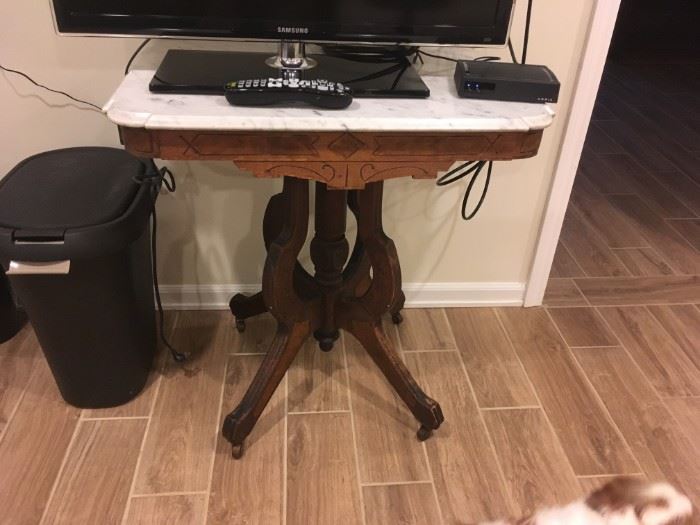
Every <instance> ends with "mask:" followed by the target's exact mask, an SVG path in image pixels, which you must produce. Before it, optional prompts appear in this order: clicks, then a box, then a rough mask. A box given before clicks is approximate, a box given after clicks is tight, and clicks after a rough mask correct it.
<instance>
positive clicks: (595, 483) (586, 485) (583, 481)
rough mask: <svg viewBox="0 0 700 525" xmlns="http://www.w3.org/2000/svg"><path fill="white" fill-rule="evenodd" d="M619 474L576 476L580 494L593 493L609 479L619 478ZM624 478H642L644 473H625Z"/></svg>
mask: <svg viewBox="0 0 700 525" xmlns="http://www.w3.org/2000/svg"><path fill="white" fill-rule="evenodd" d="M619 477H621V476H596V477H594V478H578V483H579V485H580V486H581V495H582V496H584V497H585V496H589V495H591V494H593V493H594V492H595V491H596V490H598V489H599V488H601V487H602V486H603V485H607V484H608V483H610V482H611V481H613V480H615V479H617V478H619ZM624 477H626V478H638V479H644V478H645V476H644V475H632V476H630V475H626V476H624Z"/></svg>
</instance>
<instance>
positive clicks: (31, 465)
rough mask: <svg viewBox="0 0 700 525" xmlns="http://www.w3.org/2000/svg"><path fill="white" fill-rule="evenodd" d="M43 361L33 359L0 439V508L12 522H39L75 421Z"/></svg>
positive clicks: (73, 411)
mask: <svg viewBox="0 0 700 525" xmlns="http://www.w3.org/2000/svg"><path fill="white" fill-rule="evenodd" d="M79 414H80V410H79V409H77V408H74V407H71V406H69V405H67V404H66V403H65V402H64V401H63V399H62V398H61V396H60V394H59V392H58V388H57V387H56V384H55V383H54V380H53V377H52V376H51V372H50V370H49V367H48V365H47V364H46V361H45V360H44V359H37V360H36V366H35V367H34V371H33V372H32V375H31V378H30V379H29V383H28V384H27V388H26V391H25V393H24V396H23V397H22V401H21V402H20V404H19V407H17V411H16V413H15V416H14V417H13V418H12V422H11V424H10V425H9V426H8V428H7V429H6V431H5V434H4V435H3V438H2V441H0V465H2V467H1V468H0V508H1V509H2V514H1V515H2V516H5V517H8V516H9V517H11V518H12V523H39V520H40V518H41V515H42V513H43V511H44V508H45V506H46V503H47V501H48V499H49V495H50V493H51V488H52V487H53V484H54V481H55V480H56V476H57V475H58V472H59V469H60V467H61V463H62V461H63V457H64V456H65V454H66V451H67V449H68V445H69V443H70V441H71V437H72V436H73V432H74V430H75V427H76V425H77V423H78V417H79Z"/></svg>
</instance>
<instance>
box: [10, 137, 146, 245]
mask: <svg viewBox="0 0 700 525" xmlns="http://www.w3.org/2000/svg"><path fill="white" fill-rule="evenodd" d="M146 169H147V168H146V165H145V164H144V163H143V162H141V161H140V160H139V159H137V158H136V157H134V156H132V155H130V154H129V153H127V152H126V151H124V150H120V149H115V148H101V147H87V148H70V149H62V150H55V151H48V152H45V153H40V154H39V155H35V156H33V157H30V158H28V159H26V160H24V161H23V162H21V163H20V164H19V165H17V166H16V167H15V168H14V169H13V170H12V171H10V173H8V174H7V176H6V177H5V178H4V179H2V180H0V227H4V228H9V229H18V230H19V229H22V230H35V231H41V230H70V229H73V228H84V227H88V226H96V225H100V224H105V223H108V222H110V221H113V220H114V219H116V218H118V217H120V216H121V215H122V214H124V212H126V210H127V209H128V208H129V206H130V205H131V204H132V203H133V201H134V199H135V197H136V194H137V193H138V191H139V188H140V185H139V184H138V183H137V182H135V180H134V178H138V177H141V176H143V175H144V172H145V171H146Z"/></svg>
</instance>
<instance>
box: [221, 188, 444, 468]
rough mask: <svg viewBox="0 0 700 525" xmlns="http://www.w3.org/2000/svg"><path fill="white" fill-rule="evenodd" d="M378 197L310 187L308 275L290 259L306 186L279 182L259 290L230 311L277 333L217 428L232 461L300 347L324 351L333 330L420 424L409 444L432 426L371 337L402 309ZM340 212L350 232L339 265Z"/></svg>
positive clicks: (297, 241)
mask: <svg viewBox="0 0 700 525" xmlns="http://www.w3.org/2000/svg"><path fill="white" fill-rule="evenodd" d="M382 193H383V182H375V183H370V184H367V186H366V188H365V189H364V190H355V191H351V192H347V191H345V190H329V189H328V188H327V187H326V185H325V184H322V183H317V188H316V223H315V226H316V234H315V236H314V238H313V240H312V242H311V259H312V261H313V263H314V266H315V275H314V276H311V275H309V274H308V272H306V271H305V270H304V269H303V268H302V267H301V265H300V264H299V262H298V260H297V258H298V255H299V251H300V250H301V247H302V246H303V244H304V240H305V238H306V234H307V230H308V211H309V196H308V182H307V181H304V180H300V179H292V178H285V182H284V190H283V192H282V194H280V195H276V196H275V197H273V198H272V199H271V200H270V205H268V210H267V212H266V214H265V224H264V228H263V229H264V236H265V244H266V246H267V247H268V256H267V261H266V263H265V272H264V276H263V291H262V293H261V294H257V295H254V296H252V297H245V296H242V295H237V296H236V297H234V298H233V299H232V300H231V310H232V312H233V313H234V315H235V316H236V319H237V321H238V320H239V319H241V320H243V319H245V318H247V317H251V316H252V315H255V314H256V313H257V312H260V311H265V310H269V311H270V312H271V313H272V315H273V316H274V317H275V318H276V319H277V322H278V329H277V335H276V336H275V339H274V341H273V342H272V345H271V347H270V350H269V351H268V353H267V355H266V356H265V359H264V360H263V363H262V365H261V367H260V369H259V370H258V372H257V374H256V376H255V378H254V380H253V382H252V384H251V385H250V387H249V388H248V391H247V392H246V394H245V396H244V397H243V400H242V401H241V403H240V404H239V405H238V407H236V409H235V410H234V411H233V412H232V413H231V414H229V415H228V416H227V417H226V420H225V421H224V428H223V434H224V436H225V437H226V439H228V440H229V441H230V442H231V443H232V445H233V456H234V457H235V458H240V457H241V454H242V451H243V442H244V440H245V438H246V437H247V436H248V434H249V433H250V431H251V430H252V429H253V427H254V425H255V423H256V422H257V420H258V418H259V417H260V414H261V413H262V411H263V409H264V408H265V405H267V403H268V401H269V400H270V397H271V396H272V394H273V393H274V391H275V389H276V388H277V386H278V384H279V382H280V381H281V379H282V377H283V376H284V374H285V372H286V370H287V368H289V366H290V365H291V363H292V361H293V360H294V357H295V356H296V354H297V352H298V351H299V348H300V347H301V345H302V344H303V342H304V340H306V339H307V338H308V337H310V336H311V335H312V334H313V335H314V337H315V338H316V339H317V340H318V342H319V346H320V348H321V350H323V351H330V350H332V348H333V345H334V343H335V341H336V340H337V339H338V337H339V335H340V333H339V330H340V329H344V330H347V331H348V332H350V333H351V334H352V335H354V336H355V337H356V338H357V339H358V340H359V341H360V343H362V345H363V346H364V347H365V349H366V350H367V352H368V353H369V354H370V356H371V357H372V359H373V360H374V362H375V363H376V364H377V366H378V367H379V368H380V370H381V371H382V373H383V374H384V375H385V377H386V378H387V380H388V381H389V383H390V384H391V385H392V386H393V387H394V389H395V390H396V392H397V393H398V394H399V396H400V397H401V399H402V400H403V401H404V402H405V403H406V405H407V406H408V407H409V409H410V410H411V412H412V413H413V415H414V416H415V417H416V419H418V421H419V422H420V423H421V427H420V430H419V431H418V438H419V439H421V440H424V439H427V438H428V437H429V436H430V434H431V433H432V431H433V430H435V429H437V428H438V427H439V426H440V424H441V423H442V421H443V416H442V411H441V409H440V406H439V405H438V404H437V403H436V402H435V401H433V400H432V399H430V398H429V397H428V396H427V395H426V394H425V393H424V392H423V391H422V390H421V389H420V387H419V386H418V385H417V384H416V382H415V380H414V379H413V377H412V376H411V374H410V372H409V371H408V369H407V368H406V366H405V365H404V364H403V361H402V360H401V358H400V357H399V355H398V354H397V352H396V351H395V350H394V349H393V348H392V346H391V343H390V341H389V340H388V338H387V337H386V336H385V335H384V332H383V331H382V328H381V319H382V316H383V315H385V314H386V313H387V312H391V313H392V316H397V315H398V316H399V317H400V313H399V312H400V310H401V308H402V307H403V302H404V300H405V297H404V295H403V292H402V291H401V269H400V266H399V259H398V255H397V253H396V248H395V247H394V243H393V242H392V241H391V239H389V238H388V237H387V236H386V235H385V234H384V231H383V229H382ZM348 207H349V208H350V210H351V211H352V212H353V214H354V215H355V217H356V218H357V223H358V234H357V242H356V245H355V247H354V249H353V252H352V255H351V256H350V260H349V261H348V254H349V245H348V241H347V239H346V238H345V231H346V217H347V208H348ZM346 262H347V265H346ZM395 320H396V318H395Z"/></svg>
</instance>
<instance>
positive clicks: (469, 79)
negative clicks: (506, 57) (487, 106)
mask: <svg viewBox="0 0 700 525" xmlns="http://www.w3.org/2000/svg"><path fill="white" fill-rule="evenodd" d="M455 86H456V87H457V94H458V95H459V96H460V97H462V98H476V99H482V100H503V101H507V102H532V103H544V102H557V100H558V99H559V81H558V80H557V77H556V76H555V75H554V73H552V71H551V70H550V69H549V68H548V67H546V66H535V65H530V64H524V65H521V64H511V63H508V62H486V61H478V60H460V61H459V62H457V67H456V69H455Z"/></svg>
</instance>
